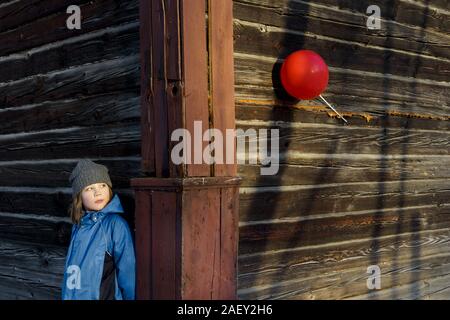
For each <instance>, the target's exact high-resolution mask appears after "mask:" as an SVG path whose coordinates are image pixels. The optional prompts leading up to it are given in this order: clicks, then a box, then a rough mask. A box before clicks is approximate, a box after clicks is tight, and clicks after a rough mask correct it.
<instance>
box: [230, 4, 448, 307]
mask: <svg viewBox="0 0 450 320" xmlns="http://www.w3.org/2000/svg"><path fill="white" fill-rule="evenodd" d="M372 4H376V5H379V6H380V8H381V15H382V19H383V21H382V30H378V31H376V30H368V29H367V28H366V19H367V16H366V14H365V12H366V8H367V7H368V6H369V5H372ZM449 7H450V4H449V1H448V0H436V1H426V0H418V1H406V0H373V1H372V0H371V1H350V0H315V1H300V0H295V1H294V0H235V1H234V32H235V34H234V38H235V43H234V47H235V55H234V58H235V69H236V117H237V120H236V124H237V126H238V127H240V128H243V129H246V128H250V127H253V128H279V129H280V149H281V150H280V152H281V154H280V156H281V157H280V169H279V172H278V175H276V176H261V175H260V174H259V169H260V168H259V166H256V165H241V166H240V167H239V175H241V176H242V177H243V184H242V187H241V191H240V245H239V282H238V287H239V290H238V295H239V297H240V298H245V299H247V298H251V299H253V298H255V299H344V298H355V297H357V298H370V299H376V298H384V299H396V298H404V299H427V298H446V299H449V298H450V289H449V287H450V246H449V244H450V201H449V195H450V180H449V177H450V154H449V149H450V148H449V147H450V145H449V141H450V139H449V138H450V131H449V128H450V122H449V115H450V112H449V111H450V107H449V102H450V98H449V96H450V95H449V93H450V90H449V88H450V81H449V79H450V50H449V47H448V44H449V43H450V34H449V32H450V22H449V21H450V19H449V11H448V9H449ZM298 49H312V50H315V51H316V52H318V53H319V54H320V55H321V56H322V57H323V58H324V59H325V60H326V62H327V63H328V65H329V67H330V83H329V87H328V89H327V90H326V92H325V94H324V95H325V96H326V97H327V99H328V100H329V101H330V102H332V103H333V104H334V105H335V106H336V107H337V108H338V110H339V111H341V112H342V113H343V114H344V115H345V117H346V119H347V120H348V121H349V125H347V126H345V125H344V124H343V121H342V120H340V119H337V118H336V117H335V116H334V115H333V113H332V111H331V110H329V109H326V108H325V107H324V106H323V105H322V104H321V103H320V102H318V101H300V102H296V101H292V99H289V98H288V97H287V96H286V95H285V94H284V93H283V91H282V90H280V82H279V79H278V77H277V75H278V73H279V69H280V63H281V62H282V61H283V58H285V57H286V56H287V55H288V54H289V53H291V52H293V51H295V50H298ZM370 265H378V266H379V267H380V268H381V272H382V277H381V290H379V291H377V290H375V291H373V290H370V291H369V290H368V289H367V286H366V280H367V278H368V276H369V274H367V273H366V272H367V267H368V266H370Z"/></svg>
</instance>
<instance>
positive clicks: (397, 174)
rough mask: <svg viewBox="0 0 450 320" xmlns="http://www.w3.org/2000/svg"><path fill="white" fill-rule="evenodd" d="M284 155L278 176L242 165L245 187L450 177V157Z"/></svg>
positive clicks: (243, 184)
mask: <svg viewBox="0 0 450 320" xmlns="http://www.w3.org/2000/svg"><path fill="white" fill-rule="evenodd" d="M327 156H328V155H326V154H322V155H320V154H319V155H315V156H311V157H308V155H307V154H306V155H302V154H300V155H298V156H292V155H289V152H287V153H286V154H282V155H281V163H280V165H279V170H278V173H277V174H276V175H270V176H269V175H267V176H262V175H261V168H262V167H261V166H259V165H250V164H243V165H240V166H239V171H238V174H239V176H241V177H242V178H243V179H242V184H241V187H264V186H279V185H281V186H292V185H314V184H315V183H317V180H318V179H319V178H320V180H321V181H325V180H326V181H327V182H329V183H348V182H369V181H371V182H374V183H377V181H380V180H382V181H399V180H402V179H405V178H407V179H411V180H413V179H414V180H416V179H442V178H450V157H439V156H436V157H430V158H425V157H421V156H420V155H418V156H416V157H411V158H406V157H405V158H403V159H402V158H398V159H397V158H393V159H389V158H383V157H382V156H380V157H378V158H377V157H374V158H364V155H361V156H355V157H354V158H348V157H346V156H345V155H342V157H340V156H339V155H329V157H327Z"/></svg>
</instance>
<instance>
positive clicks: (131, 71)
mask: <svg viewBox="0 0 450 320" xmlns="http://www.w3.org/2000/svg"><path fill="white" fill-rule="evenodd" d="M138 69H139V60H138V57H137V56H130V57H127V58H123V59H116V60H108V61H103V62H99V63H95V64H88V65H83V66H79V67H76V68H72V69H67V70H61V71H55V72H51V73H48V74H45V75H36V76H32V77H30V78H25V79H21V80H18V81H12V82H7V83H4V84H0V105H1V108H2V109H3V108H12V107H17V106H21V105H26V104H36V103H42V102H46V101H51V100H53V101H54V100H61V99H66V98H69V99H74V98H82V97H85V96H90V95H95V94H105V93H111V92H117V91H129V90H130V89H131V90H133V89H134V90H135V92H136V93H137V94H139V72H138ZM0 110H1V109H0Z"/></svg>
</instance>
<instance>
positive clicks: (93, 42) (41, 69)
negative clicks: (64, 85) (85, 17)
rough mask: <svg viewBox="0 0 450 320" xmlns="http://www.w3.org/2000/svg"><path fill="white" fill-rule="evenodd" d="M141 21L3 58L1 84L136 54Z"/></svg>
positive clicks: (0, 66) (1, 61)
mask: <svg viewBox="0 0 450 320" xmlns="http://www.w3.org/2000/svg"><path fill="white" fill-rule="evenodd" d="M138 28H139V23H138V22H137V21H134V22H131V23H126V24H124V25H120V26H117V27H116V26H114V27H110V28H107V29H102V30H100V31H93V32H92V33H89V34H87V35H83V36H79V37H73V38H68V39H64V40H62V41H60V42H58V43H54V44H52V45H50V46H44V47H42V48H38V49H34V50H30V51H28V52H26V53H24V54H15V55H11V56H8V57H5V58H2V59H0V70H2V71H1V72H0V83H1V82H6V81H13V80H18V79H21V78H25V77H29V76H32V75H36V74H44V73H48V72H51V71H54V70H61V69H67V68H70V67H75V66H78V65H83V64H86V63H94V62H97V61H104V60H111V59H116V58H118V57H127V56H132V55H136V54H137V52H138V50H139V32H138ZM81 52H82V54H80V53H81Z"/></svg>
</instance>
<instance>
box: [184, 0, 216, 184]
mask: <svg viewBox="0 0 450 320" xmlns="http://www.w3.org/2000/svg"><path fill="white" fill-rule="evenodd" d="M181 3H182V6H181V13H182V14H181V17H182V21H183V22H182V39H183V40H182V43H183V49H182V57H183V58H182V59H183V65H182V70H183V81H184V88H183V98H184V114H185V128H186V129H187V130H188V131H189V132H190V134H191V137H192V143H191V145H192V146H194V121H201V123H202V134H203V131H205V130H206V129H209V111H208V58H207V44H206V19H205V10H206V7H205V0H182V1H181ZM201 145H202V146H203V147H202V150H203V149H204V147H205V146H206V143H204V142H203V141H202V143H201ZM191 159H192V162H191V164H189V165H187V176H190V177H194V176H210V167H209V165H207V164H204V163H203V160H202V163H201V164H194V148H192V151H191Z"/></svg>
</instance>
